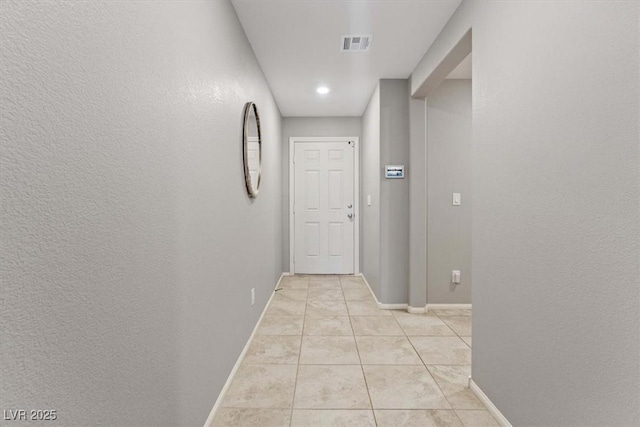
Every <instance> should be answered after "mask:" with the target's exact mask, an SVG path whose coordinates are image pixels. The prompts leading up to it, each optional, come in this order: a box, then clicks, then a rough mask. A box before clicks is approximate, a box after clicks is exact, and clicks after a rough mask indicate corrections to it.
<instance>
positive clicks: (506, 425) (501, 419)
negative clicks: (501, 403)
mask: <svg viewBox="0 0 640 427" xmlns="http://www.w3.org/2000/svg"><path fill="white" fill-rule="evenodd" d="M469 388H470V389H471V391H472V392H473V394H475V395H476V397H477V398H478V400H480V401H481V402H482V403H483V404H484V406H486V407H487V410H488V411H489V412H490V413H491V415H493V418H495V419H496V421H497V422H498V424H500V426H501V427H513V426H512V425H511V423H510V422H509V420H507V418H506V417H505V416H504V415H502V412H500V410H499V409H498V408H497V407H496V405H494V404H493V402H492V401H491V400H490V399H489V397H488V396H487V395H486V394H484V392H483V391H482V390H481V389H480V387H478V384H476V383H475V382H474V381H473V379H471V380H470V381H469Z"/></svg>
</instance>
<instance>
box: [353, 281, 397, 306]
mask: <svg viewBox="0 0 640 427" xmlns="http://www.w3.org/2000/svg"><path fill="white" fill-rule="evenodd" d="M356 276H360V277H362V280H363V281H364V284H365V285H367V289H369V292H370V293H371V296H372V297H373V299H374V301H375V302H376V305H377V306H378V308H379V309H380V310H406V309H407V304H383V303H381V302H380V301H378V297H376V294H375V293H374V292H373V290H372V289H371V285H369V282H367V278H366V277H364V274H362V273H359V274H356Z"/></svg>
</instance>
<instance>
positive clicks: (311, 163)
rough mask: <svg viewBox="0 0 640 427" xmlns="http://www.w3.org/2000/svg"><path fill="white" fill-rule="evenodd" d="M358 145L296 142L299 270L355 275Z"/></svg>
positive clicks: (295, 209)
mask: <svg viewBox="0 0 640 427" xmlns="http://www.w3.org/2000/svg"><path fill="white" fill-rule="evenodd" d="M354 158H355V155H354V143H353V142H349V140H344V141H343V142H295V143H294V184H293V187H294V203H293V215H294V234H295V235H294V239H293V241H294V248H293V251H294V257H293V258H294V269H295V272H296V273H306V274H353V273H354V271H355V266H354V259H355V255H354V249H355V241H354V239H355V234H354V233H355V215H356V209H355V205H356V204H355V194H354V178H355V177H354Z"/></svg>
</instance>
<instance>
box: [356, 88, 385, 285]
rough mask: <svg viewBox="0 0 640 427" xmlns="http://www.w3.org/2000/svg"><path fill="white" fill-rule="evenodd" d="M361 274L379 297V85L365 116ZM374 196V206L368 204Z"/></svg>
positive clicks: (362, 153) (362, 145) (362, 167)
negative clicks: (369, 199) (368, 200)
mask: <svg viewBox="0 0 640 427" xmlns="http://www.w3.org/2000/svg"><path fill="white" fill-rule="evenodd" d="M361 148H362V150H361V152H360V155H361V158H362V163H361V176H362V180H361V182H360V185H361V187H362V193H361V194H360V198H361V204H360V206H362V209H361V212H362V217H361V219H362V233H361V236H362V264H361V267H362V274H363V275H364V277H365V278H366V279H367V282H368V283H369V285H370V286H371V290H373V292H374V293H375V294H376V296H377V297H378V298H380V174H381V169H380V84H378V85H377V86H376V88H375V90H374V91H373V94H372V95H371V99H370V100H369V104H368V105H367V108H366V110H365V112H364V114H363V115H362V144H361ZM367 196H371V206H367Z"/></svg>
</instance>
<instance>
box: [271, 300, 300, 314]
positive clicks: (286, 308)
mask: <svg viewBox="0 0 640 427" xmlns="http://www.w3.org/2000/svg"><path fill="white" fill-rule="evenodd" d="M306 305H307V302H306V301H284V300H276V299H273V300H271V304H270V305H269V309H268V310H267V315H270V316H276V315H278V316H303V315H304V311H305V307H306Z"/></svg>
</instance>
